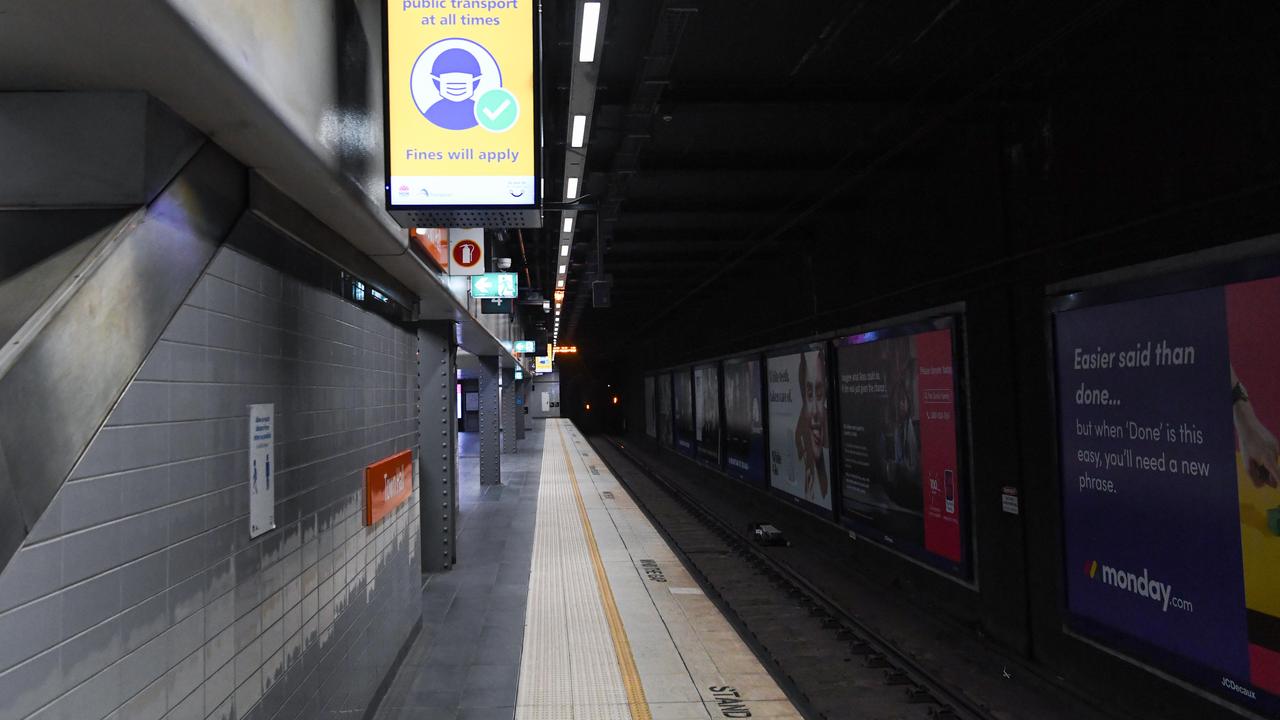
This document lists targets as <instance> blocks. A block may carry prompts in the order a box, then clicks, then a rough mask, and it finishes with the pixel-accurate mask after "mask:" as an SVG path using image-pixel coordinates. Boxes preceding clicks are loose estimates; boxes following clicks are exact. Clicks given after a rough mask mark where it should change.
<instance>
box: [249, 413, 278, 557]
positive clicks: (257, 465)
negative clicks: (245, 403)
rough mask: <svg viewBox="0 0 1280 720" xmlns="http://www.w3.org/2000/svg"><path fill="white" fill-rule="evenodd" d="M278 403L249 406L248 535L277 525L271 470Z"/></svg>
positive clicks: (260, 532) (265, 530) (253, 536)
mask: <svg viewBox="0 0 1280 720" xmlns="http://www.w3.org/2000/svg"><path fill="white" fill-rule="evenodd" d="M275 408H276V406H275V405H274V404H271V403H266V404H261V405H250V406H249V467H248V471H249V537H251V538H255V537H258V536H259V535H261V534H263V533H265V532H267V531H269V530H274V529H275V527H276V488H275V482H274V480H275V478H274V477H273V476H272V474H271V456H272V455H274V454H275V440H276V430H275V428H276V413H275Z"/></svg>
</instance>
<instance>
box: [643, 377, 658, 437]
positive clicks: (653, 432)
mask: <svg viewBox="0 0 1280 720" xmlns="http://www.w3.org/2000/svg"><path fill="white" fill-rule="evenodd" d="M654 400H655V398H654V396H653V376H652V375H650V376H648V377H646V378H645V379H644V434H645V435H648V436H649V437H651V438H655V439H656V438H657V437H658V421H657V418H655V417H654Z"/></svg>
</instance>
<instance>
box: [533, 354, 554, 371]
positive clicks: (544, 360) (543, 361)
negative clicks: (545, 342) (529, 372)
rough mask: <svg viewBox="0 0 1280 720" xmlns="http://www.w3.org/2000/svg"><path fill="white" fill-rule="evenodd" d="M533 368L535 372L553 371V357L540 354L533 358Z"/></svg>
mask: <svg viewBox="0 0 1280 720" xmlns="http://www.w3.org/2000/svg"><path fill="white" fill-rule="evenodd" d="M533 369H534V371H535V372H540V373H544V372H551V357H550V356H548V355H540V356H538V357H535V358H534V359H533Z"/></svg>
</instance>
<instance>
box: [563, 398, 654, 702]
mask: <svg viewBox="0 0 1280 720" xmlns="http://www.w3.org/2000/svg"><path fill="white" fill-rule="evenodd" d="M556 432H557V434H559V436H560V450H561V452H563V453H564V463H565V465H566V466H567V467H568V468H569V480H570V484H571V485H572V486H573V498H574V500H575V501H577V503H578V517H580V518H582V531H583V533H585V534H586V537H587V551H588V552H590V553H591V565H592V566H593V567H594V568H595V571H596V587H598V588H600V604H601V605H602V606H603V607H604V616H605V619H606V620H607V621H608V622H609V634H610V635H612V636H613V654H614V655H615V656H617V658H618V673H619V674H621V675H622V686H623V687H624V688H625V689H626V691H627V706H628V707H629V708H630V709H631V717H632V719H633V720H653V715H652V714H651V713H650V712H649V701H648V700H646V699H645V696H644V685H643V684H642V683H641V682H640V671H639V670H637V669H636V658H635V655H633V654H632V653H631V641H630V640H629V639H628V638H627V629H626V628H625V627H623V625H622V615H621V614H620V613H619V612H618V604H617V603H616V602H615V601H614V599H613V587H612V586H611V585H609V576H608V575H606V574H605V571H604V561H603V560H601V559H600V548H599V547H598V546H597V545H596V535H595V533H594V532H592V530H591V519H590V518H588V517H587V506H586V505H585V504H584V503H583V502H582V491H581V490H579V489H578V474H577V473H576V472H574V470H573V459H572V458H570V457H569V447H568V446H567V445H565V442H564V430H563V429H562V426H561V424H560V423H557V424H556Z"/></svg>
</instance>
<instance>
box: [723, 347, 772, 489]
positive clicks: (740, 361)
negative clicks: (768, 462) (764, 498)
mask: <svg viewBox="0 0 1280 720" xmlns="http://www.w3.org/2000/svg"><path fill="white" fill-rule="evenodd" d="M723 373H724V428H725V433H724V469H725V473H727V474H728V475H729V477H731V478H734V479H736V480H745V481H747V482H750V483H755V484H761V485H762V484H764V478H765V472H764V466H765V462H764V408H763V407H762V404H761V402H760V384H761V378H760V360H759V359H758V358H754V357H751V358H734V359H731V360H725V361H724V366H723Z"/></svg>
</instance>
